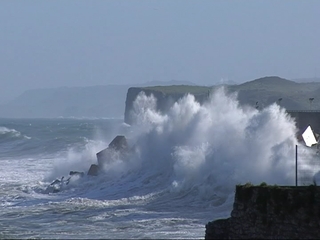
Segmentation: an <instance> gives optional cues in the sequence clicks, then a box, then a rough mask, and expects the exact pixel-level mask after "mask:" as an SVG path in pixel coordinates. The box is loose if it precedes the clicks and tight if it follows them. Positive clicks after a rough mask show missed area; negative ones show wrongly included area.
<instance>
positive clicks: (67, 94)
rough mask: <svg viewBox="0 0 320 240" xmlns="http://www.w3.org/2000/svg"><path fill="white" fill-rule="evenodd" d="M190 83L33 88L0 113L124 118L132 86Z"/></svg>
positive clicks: (36, 116) (29, 116) (17, 116)
mask: <svg viewBox="0 0 320 240" xmlns="http://www.w3.org/2000/svg"><path fill="white" fill-rule="evenodd" d="M173 84H190V85H194V83H191V82H186V81H175V80H173V81H169V82H160V81H153V82H147V83H141V84H135V85H104V86H90V87H59V88H44V89H32V90H28V91H25V92H24V93H22V94H21V95H20V96H18V97H17V98H15V99H14V100H12V101H9V102H8V103H6V104H2V105H0V117H6V118H55V117H77V118H81V117H96V118H104V117H105V118H112V117H116V118H123V115H124V108H125V99H126V94H127V91H128V88H130V87H132V86H139V87H145V86H152V85H173Z"/></svg>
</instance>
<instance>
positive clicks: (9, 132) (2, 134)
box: [0, 126, 31, 139]
mask: <svg viewBox="0 0 320 240" xmlns="http://www.w3.org/2000/svg"><path fill="white" fill-rule="evenodd" d="M0 138H25V139H31V137H28V136H26V135H23V134H21V132H19V131H17V130H15V129H11V128H6V127H3V126H0Z"/></svg>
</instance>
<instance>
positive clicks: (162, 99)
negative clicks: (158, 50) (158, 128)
mask: <svg viewBox="0 0 320 240" xmlns="http://www.w3.org/2000/svg"><path fill="white" fill-rule="evenodd" d="M140 92H144V93H145V94H146V96H150V95H151V94H152V95H153V96H154V97H155V98H156V99H157V110H158V111H160V112H162V113H164V112H166V111H167V110H168V109H169V108H170V107H171V106H172V105H173V104H174V103H175V102H177V101H178V100H179V99H181V98H182V97H183V96H184V95H185V94H186V93H179V92H177V93H164V92H161V91H158V90H153V89H148V88H140V87H131V88H129V89H128V92H127V97H126V104H125V112H124V122H125V123H127V124H130V125H131V124H133V123H134V117H133V115H132V110H133V102H134V101H135V100H136V98H137V96H138V95H139V93H140ZM194 96H195V99H196V101H198V102H200V103H203V102H204V100H205V99H207V97H208V94H207V93H205V94H204V93H200V94H194Z"/></svg>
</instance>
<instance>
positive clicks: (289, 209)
mask: <svg viewBox="0 0 320 240" xmlns="http://www.w3.org/2000/svg"><path fill="white" fill-rule="evenodd" d="M319 228H320V187H317V186H314V185H310V186H300V187H291V186H290V187H289V186H267V185H260V186H252V185H250V184H246V185H238V186H236V193H235V200H234V204H233V210H232V212H231V217H230V218H228V219H218V220H215V221H212V222H209V223H208V224H207V225H206V233H205V239H249V238H250V239H253V238H254V239H319V238H320V231H319Z"/></svg>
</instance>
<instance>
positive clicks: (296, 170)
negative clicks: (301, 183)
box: [296, 145, 298, 187]
mask: <svg viewBox="0 0 320 240" xmlns="http://www.w3.org/2000/svg"><path fill="white" fill-rule="evenodd" d="M297 186H298V145H296V187H297Z"/></svg>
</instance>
